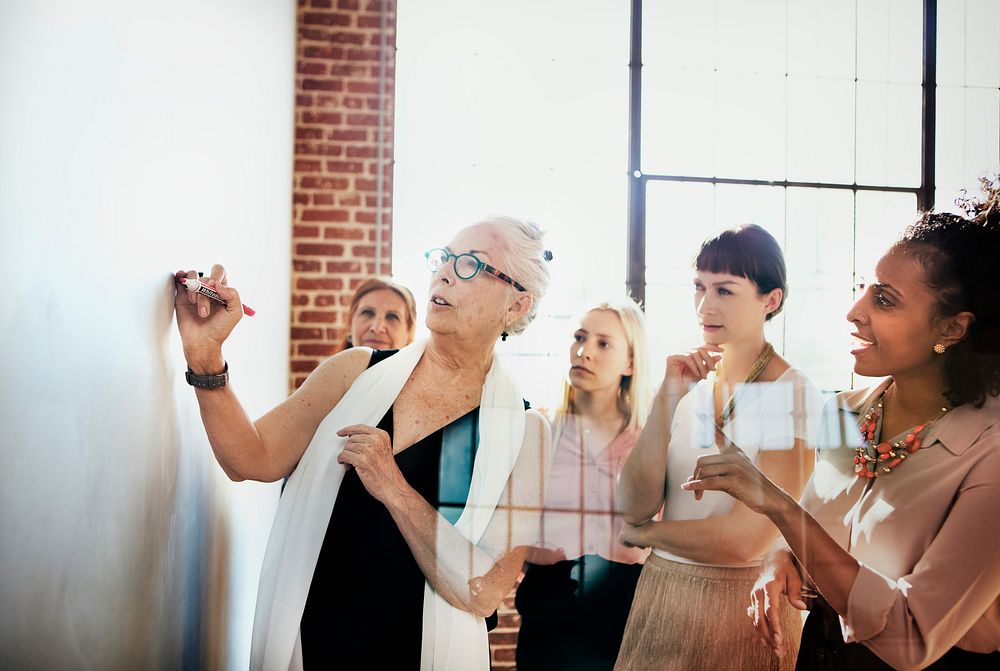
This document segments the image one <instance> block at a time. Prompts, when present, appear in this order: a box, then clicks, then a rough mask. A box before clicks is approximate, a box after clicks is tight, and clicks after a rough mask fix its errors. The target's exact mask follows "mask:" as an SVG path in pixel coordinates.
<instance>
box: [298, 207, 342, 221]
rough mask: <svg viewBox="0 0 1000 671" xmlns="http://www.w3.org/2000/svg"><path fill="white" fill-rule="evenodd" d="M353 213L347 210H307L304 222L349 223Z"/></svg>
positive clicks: (303, 215) (304, 213)
mask: <svg viewBox="0 0 1000 671" xmlns="http://www.w3.org/2000/svg"><path fill="white" fill-rule="evenodd" d="M350 218H351V213H350V212H348V211H347V210H312V209H310V210H306V211H305V212H303V213H302V221H347V220H348V219H350Z"/></svg>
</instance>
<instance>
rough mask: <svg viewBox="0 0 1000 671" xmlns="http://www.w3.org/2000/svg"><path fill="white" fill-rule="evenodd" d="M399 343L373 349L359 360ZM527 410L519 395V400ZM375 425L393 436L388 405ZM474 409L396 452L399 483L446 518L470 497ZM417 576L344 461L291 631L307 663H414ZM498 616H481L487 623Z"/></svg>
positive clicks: (419, 609) (420, 596) (419, 615)
mask: <svg viewBox="0 0 1000 671" xmlns="http://www.w3.org/2000/svg"><path fill="white" fill-rule="evenodd" d="M397 351H398V350H382V351H375V352H373V353H372V358H371V361H369V363H368V367H369V368H371V367H372V366H374V365H375V364H377V363H378V362H380V361H382V360H384V359H386V358H388V357H390V356H392V355H393V354H395V353H396V352H397ZM525 408H527V403H525ZM378 428H380V429H382V430H383V431H385V432H386V433H388V434H389V437H390V438H391V437H392V435H393V423H392V408H391V407H390V408H389V410H388V411H387V412H386V413H385V416H383V417H382V420H381V421H380V422H379V423H378ZM478 445H479V408H474V409H472V410H470V411H469V412H468V413H466V414H465V415H463V416H462V417H459V418H458V419H456V420H455V421H453V422H452V423H451V424H448V425H447V426H445V427H443V428H441V429H438V430H437V431H435V432H434V433H432V434H430V435H429V436H427V437H425V438H423V439H422V440H420V441H418V442H416V443H414V444H413V445H411V446H410V447H408V448H406V449H405V450H403V451H402V452H400V453H399V454H397V455H396V457H395V458H396V465H397V466H399V470H400V472H401V473H402V474H403V477H404V478H405V479H406V481H407V482H408V483H409V484H410V486H411V487H413V488H414V489H415V490H416V491H417V493H419V494H420V495H421V496H422V497H423V498H424V499H425V500H426V501H427V502H428V503H429V504H431V505H432V506H434V507H435V508H436V509H437V510H438V512H439V513H441V515H443V516H444V517H445V519H447V520H448V521H449V522H451V523H452V524H454V523H455V522H457V521H458V518H459V516H460V515H461V513H462V510H463V509H464V508H465V501H466V499H467V498H468V496H469V485H470V483H471V481H472V464H473V460H474V459H475V455H476V448H477V447H478ZM424 582H425V580H424V574H423V572H422V571H421V570H420V566H419V565H418V564H417V560H416V559H414V557H413V553H412V552H410V547H409V546H408V545H407V544H406V540H405V539H404V538H403V535H402V534H401V533H400V531H399V528H398V527H397V526H396V523H395V522H394V521H393V520H392V516H391V515H389V511H388V510H386V508H385V506H383V505H382V504H381V503H380V502H379V501H378V500H376V499H375V498H374V497H373V496H371V495H370V494H369V493H368V491H367V490H366V489H365V487H364V485H363V484H362V483H361V479H360V478H359V477H358V474H357V472H356V471H355V470H354V469H353V468H352V469H350V470H348V471H347V473H345V474H344V480H343V482H342V483H341V485H340V491H339V492H338V494H337V501H336V503H335V504H334V506H333V512H332V513H331V514H330V523H329V525H328V526H327V529H326V536H325V537H324V538H323V547H322V549H321V550H320V553H319V559H318V560H317V562H316V569H315V571H314V572H313V579H312V584H311V585H310V587H309V596H308V597H307V599H306V606H305V610H304V612H303V613H302V621H301V623H300V625H299V632H300V635H301V637H302V662H303V665H304V666H305V668H307V669H329V668H337V669H419V668H420V647H421V637H422V630H423V604H424ZM496 622H497V614H496V613H495V612H494V613H493V615H491V616H490V617H488V618H486V626H487V628H488V629H492V628H493V627H494V626H496Z"/></svg>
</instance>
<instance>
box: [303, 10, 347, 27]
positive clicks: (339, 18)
mask: <svg viewBox="0 0 1000 671" xmlns="http://www.w3.org/2000/svg"><path fill="white" fill-rule="evenodd" d="M302 21H303V23H305V24H306V25H307V26H349V25H351V17H350V16H349V15H347V14H331V13H328V12H305V14H303V15H302Z"/></svg>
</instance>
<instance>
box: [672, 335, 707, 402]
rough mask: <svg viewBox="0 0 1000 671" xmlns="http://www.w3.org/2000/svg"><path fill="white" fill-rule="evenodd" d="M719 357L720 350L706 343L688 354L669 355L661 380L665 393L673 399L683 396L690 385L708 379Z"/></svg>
mask: <svg viewBox="0 0 1000 671" xmlns="http://www.w3.org/2000/svg"><path fill="white" fill-rule="evenodd" d="M721 356H722V348H721V347H719V346H718V345H709V344H708V343H706V344H704V345H702V346H701V347H698V348H696V349H693V350H691V351H690V352H685V353H683V354H671V355H670V356H668V357H667V370H666V373H665V374H664V379H663V383H664V385H665V386H666V389H667V392H668V393H670V394H671V395H672V396H674V397H675V398H677V397H680V396H683V395H684V394H686V393H687V391H688V389H689V388H690V386H691V385H692V384H694V383H696V382H698V381H699V380H704V379H705V378H706V377H708V374H709V373H710V372H711V371H712V370H714V369H715V364H716V363H717V362H718V361H719V358H720V357H721Z"/></svg>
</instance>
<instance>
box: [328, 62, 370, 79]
mask: <svg viewBox="0 0 1000 671" xmlns="http://www.w3.org/2000/svg"><path fill="white" fill-rule="evenodd" d="M330 74H331V75H333V76H334V77H364V76H366V75H368V68H366V67H365V66H363V65H347V64H344V65H341V64H339V63H335V64H333V65H331V66H330ZM374 77H378V75H377V74H376V75H374Z"/></svg>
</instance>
